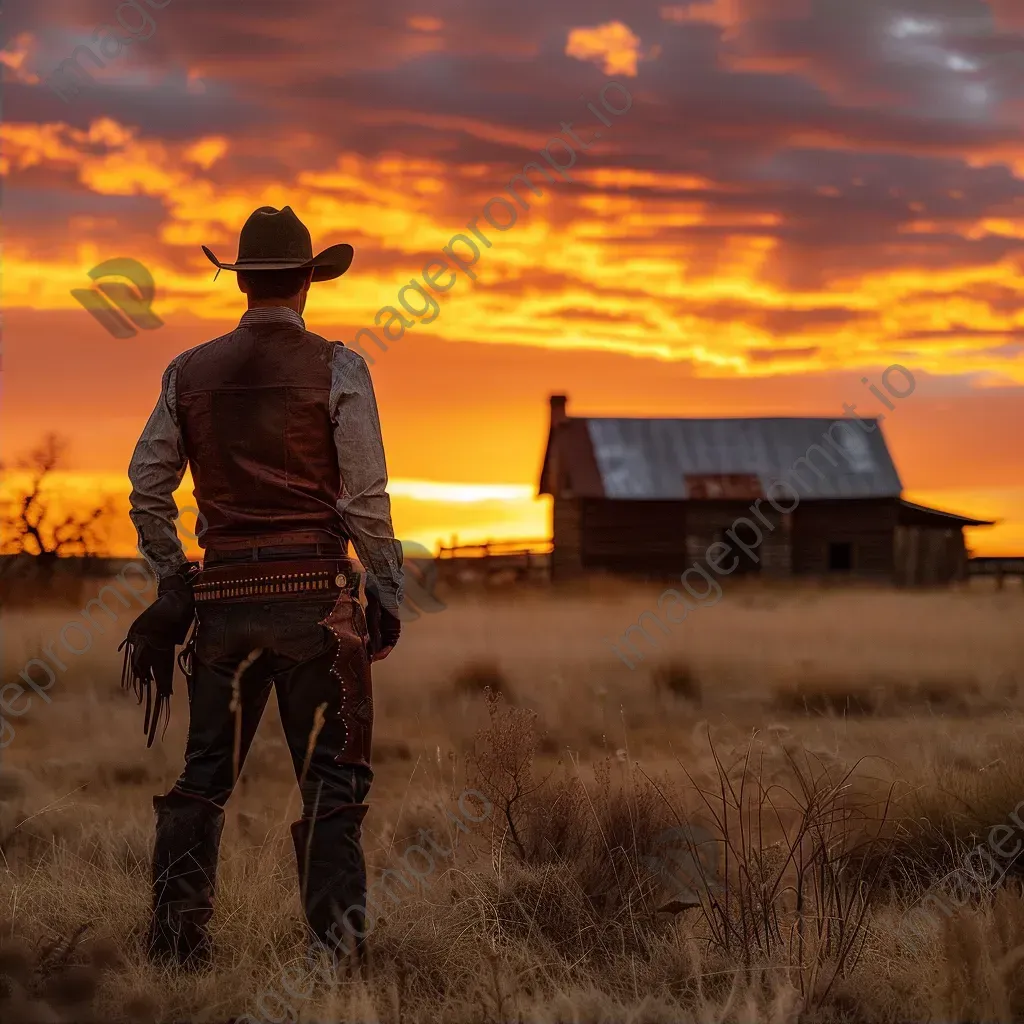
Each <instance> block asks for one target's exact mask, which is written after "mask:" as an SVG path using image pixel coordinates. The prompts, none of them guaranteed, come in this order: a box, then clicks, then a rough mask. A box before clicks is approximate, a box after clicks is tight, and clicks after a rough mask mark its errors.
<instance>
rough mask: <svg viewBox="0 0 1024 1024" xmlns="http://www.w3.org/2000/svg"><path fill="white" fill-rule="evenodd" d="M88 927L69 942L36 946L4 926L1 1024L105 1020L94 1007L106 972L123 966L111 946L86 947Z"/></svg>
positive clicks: (1, 931) (0, 948) (0, 960)
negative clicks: (83, 945) (83, 941)
mask: <svg viewBox="0 0 1024 1024" xmlns="http://www.w3.org/2000/svg"><path fill="white" fill-rule="evenodd" d="M87 929H88V926H87V925H82V926H81V927H80V928H78V929H77V930H76V931H75V932H74V933H73V934H72V935H70V936H69V937H68V938H67V939H57V940H54V941H51V942H48V943H43V944H39V945H37V946H36V947H35V948H33V947H32V946H31V945H29V943H27V942H25V941H21V940H19V939H17V938H15V937H12V933H13V929H12V928H11V927H10V926H4V927H0V934H2V935H3V936H5V937H4V938H0V1020H4V1021H8V1020H9V1021H12V1022H15V1021H16V1022H18V1024H35V1022H39V1024H61V1022H65V1021H66V1022H76V1024H89V1022H92V1021H96V1020H99V1019H100V1017H99V1014H98V1011H96V1009H95V1008H94V1006H93V1000H94V997H95V995H96V991H97V987H98V984H99V978H100V973H101V971H102V969H103V968H105V967H111V966H117V965H119V963H120V961H119V958H117V957H112V956H111V954H110V950H109V947H107V946H106V945H105V944H101V945H97V946H96V947H95V948H94V949H93V950H91V951H88V953H86V952H84V951H83V950H82V949H80V943H81V939H82V936H83V934H84V933H85V932H86V930H87Z"/></svg>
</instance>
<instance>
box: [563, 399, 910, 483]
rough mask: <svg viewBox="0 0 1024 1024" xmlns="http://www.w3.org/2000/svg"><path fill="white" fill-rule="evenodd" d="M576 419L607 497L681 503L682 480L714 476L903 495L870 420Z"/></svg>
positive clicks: (898, 481) (883, 446) (885, 450)
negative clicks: (583, 426)
mask: <svg viewBox="0 0 1024 1024" xmlns="http://www.w3.org/2000/svg"><path fill="white" fill-rule="evenodd" d="M577 422H579V420H577ZM583 422H585V423H586V428H587V433H588V435H589V438H590V444H591V446H592V449H593V456H594V460H595V461H596V463H597V470H598V473H599V475H600V481H601V485H602V489H603V491H604V494H603V496H604V497H607V498H635V499H663V500H672V499H685V498H686V497H687V485H686V477H687V476H697V475H708V476H712V475H715V474H721V475H723V476H725V475H735V474H748V475H751V476H757V477H758V478H759V479H760V481H761V485H762V487H763V488H764V489H765V490H767V488H768V487H769V486H770V485H771V484H772V483H773V482H774V481H776V480H780V479H781V480H785V481H787V482H788V483H790V484H791V485H792V486H793V487H794V488H795V489H796V492H797V493H798V494H799V495H800V497H801V498H804V497H807V498H896V497H899V496H900V494H901V492H902V490H903V485H902V484H901V482H900V478H899V474H898V473H897V472H896V467H895V465H894V464H893V461H892V457H891V456H890V454H889V449H888V448H887V447H886V444H885V439H884V437H883V436H882V431H881V429H880V428H879V427H878V421H877V420H870V419H865V420H864V423H865V424H867V425H868V426H869V427H870V426H874V427H875V429H874V430H873V431H870V430H868V429H866V428H865V427H861V426H859V425H858V424H857V421H856V420H855V419H842V418H841V419H838V420H836V419H815V418H812V419H807V418H762V419H602V418H585V419H584V420H583ZM830 438H831V439H832V441H833V442H834V443H830ZM802 460H809V462H810V464H808V462H807V461H802ZM815 467H816V468H815ZM570 471H571V470H570ZM574 475H575V474H574ZM573 489H574V490H575V491H576V493H577V494H580V490H579V489H578V488H577V487H574V488H573ZM586 489H587V490H589V489H590V488H586ZM581 496H585V495H581ZM594 496H600V495H594ZM780 500H784V499H780Z"/></svg>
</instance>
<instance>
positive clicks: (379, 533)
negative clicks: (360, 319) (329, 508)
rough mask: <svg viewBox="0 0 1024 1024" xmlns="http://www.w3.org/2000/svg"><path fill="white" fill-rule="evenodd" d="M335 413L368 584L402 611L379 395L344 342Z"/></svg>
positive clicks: (346, 507) (346, 499) (346, 494)
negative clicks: (379, 414)
mask: <svg viewBox="0 0 1024 1024" xmlns="http://www.w3.org/2000/svg"><path fill="white" fill-rule="evenodd" d="M331 417H332V422H333V424H334V440H335V447H336V448H337V450H338V468H339V470H340V474H341V496H340V497H339V498H338V503H337V505H338V513H339V514H340V516H341V518H342V521H343V523H344V524H345V528H346V530H347V532H348V535H349V537H350V538H351V539H352V544H353V546H354V547H355V549H356V554H357V555H358V556H359V560H360V561H361V562H362V563H363V567H364V569H365V570H366V573H367V580H366V584H367V587H368V588H369V589H371V590H376V592H377V594H378V595H379V597H380V600H381V603H382V604H383V605H384V606H385V607H386V608H387V609H388V610H389V611H391V612H392V613H393V614H396V615H397V614H398V610H399V607H400V606H401V603H402V598H403V591H402V581H403V572H402V545H401V544H400V543H399V542H398V541H397V540H395V532H394V528H393V526H392V523H391V498H390V497H389V496H388V492H387V485H388V471H387V465H386V462H385V458H384V442H383V439H382V438H381V430H380V418H379V416H378V413H377V398H376V396H375V394H374V391H373V382H372V381H371V379H370V371H369V370H368V369H367V366H366V361H365V360H364V359H363V358H362V356H360V355H357V354H356V353H355V352H353V351H352V350H351V349H347V348H345V346H344V345H342V344H337V345H336V347H335V352H334V362H333V372H332V385H331Z"/></svg>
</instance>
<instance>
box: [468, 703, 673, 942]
mask: <svg viewBox="0 0 1024 1024" xmlns="http://www.w3.org/2000/svg"><path fill="white" fill-rule="evenodd" d="M487 711H488V716H489V723H488V725H487V727H485V728H484V729H482V730H481V731H480V732H479V733H478V734H477V737H476V742H475V745H474V749H473V753H472V754H471V755H470V756H469V759H468V781H469V783H470V785H471V786H473V787H474V788H476V789H477V790H479V791H480V792H482V793H483V794H484V795H485V796H486V797H487V798H488V800H489V801H490V802H491V804H492V805H493V813H492V816H491V819H490V825H491V834H490V841H491V856H492V860H493V861H494V863H495V865H496V872H495V875H494V876H493V877H491V878H485V879H482V880H480V882H479V883H478V884H480V885H481V886H483V888H484V890H485V896H484V898H486V899H487V900H488V902H490V903H491V904H492V906H493V913H494V916H495V920H496V921H497V923H498V927H499V934H500V936H501V937H502V938H503V940H504V941H506V942H507V941H509V940H510V939H512V938H513V937H518V938H520V939H524V938H527V937H529V936H531V935H535V936H537V937H538V938H542V939H543V940H544V941H546V942H549V943H551V944H552V945H554V946H555V947H557V948H561V949H562V952H563V953H564V954H565V955H571V956H580V955H585V956H586V957H587V958H588V959H595V958H596V959H601V960H607V959H613V958H614V957H616V956H621V955H622V953H623V951H624V948H625V949H631V950H633V951H634V952H635V953H637V954H642V953H645V952H646V950H647V945H648V942H649V941H650V939H651V938H653V936H654V931H653V927H654V924H655V921H654V909H655V908H654V905H653V902H652V900H651V896H652V888H653V887H652V884H651V869H650V867H649V865H648V863H646V861H647V860H648V859H649V858H650V856H651V854H652V853H653V851H654V848H655V840H656V838H657V835H658V834H659V832H661V831H663V830H664V829H665V828H666V827H668V826H669V825H673V824H677V823H678V818H677V817H676V816H675V814H674V812H673V810H672V808H671V806H670V805H669V804H668V803H667V802H666V800H665V798H664V797H663V795H662V794H661V793H659V792H658V790H657V789H656V787H655V786H654V785H652V784H651V783H650V782H649V781H648V780H646V779H645V778H643V777H642V776H640V775H636V774H634V773H631V772H629V771H628V770H627V772H625V773H623V774H622V775H621V776H620V778H619V779H617V780H616V779H615V778H614V777H613V771H614V763H613V762H611V761H604V762H602V763H600V764H598V765H597V767H596V769H595V780H594V783H593V785H592V787H589V788H588V786H587V785H586V783H585V782H584V780H583V778H582V777H581V776H580V773H579V771H578V770H577V768H576V766H575V765H566V764H564V763H562V762H559V765H558V767H557V768H556V769H555V770H553V771H550V772H548V773H546V774H544V775H543V776H539V775H538V773H537V768H536V765H535V756H536V754H537V751H538V748H539V747H540V744H541V740H542V738H543V737H542V734H541V732H540V730H539V728H538V726H537V719H536V715H535V714H534V713H533V712H531V711H528V710H525V709H522V708H515V707H509V706H507V705H505V704H504V703H503V702H502V701H501V699H500V698H499V697H498V696H497V695H496V694H488V697H487ZM581 941H582V949H581Z"/></svg>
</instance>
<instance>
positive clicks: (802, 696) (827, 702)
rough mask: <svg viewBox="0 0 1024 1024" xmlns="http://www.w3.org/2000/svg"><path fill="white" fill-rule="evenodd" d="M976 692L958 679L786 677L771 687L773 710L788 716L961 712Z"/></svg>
mask: <svg viewBox="0 0 1024 1024" xmlns="http://www.w3.org/2000/svg"><path fill="white" fill-rule="evenodd" d="M978 692H979V686H978V683H977V680H975V679H971V678H965V677H961V676H949V677H943V676H939V675H933V676H925V677H922V678H920V679H916V680H911V681H908V680H906V679H903V678H899V677H887V676H879V675H867V676H865V677H862V678H858V679H851V678H848V677H846V676H843V675H838V674H836V675H830V674H827V673H826V674H821V673H815V674H814V675H813V677H812V678H810V679H806V678H802V679H796V680H794V679H792V678H790V679H784V680H783V681H781V682H780V683H779V684H778V685H777V686H776V689H775V693H774V697H773V699H772V707H773V709H774V710H776V711H779V712H783V713H789V714H817V715H839V716H853V715H897V714H902V713H907V712H912V711H926V712H935V711H938V712H950V713H955V714H963V713H965V712H967V711H969V710H970V708H971V703H972V698H974V697H976V696H977V694H978Z"/></svg>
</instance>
